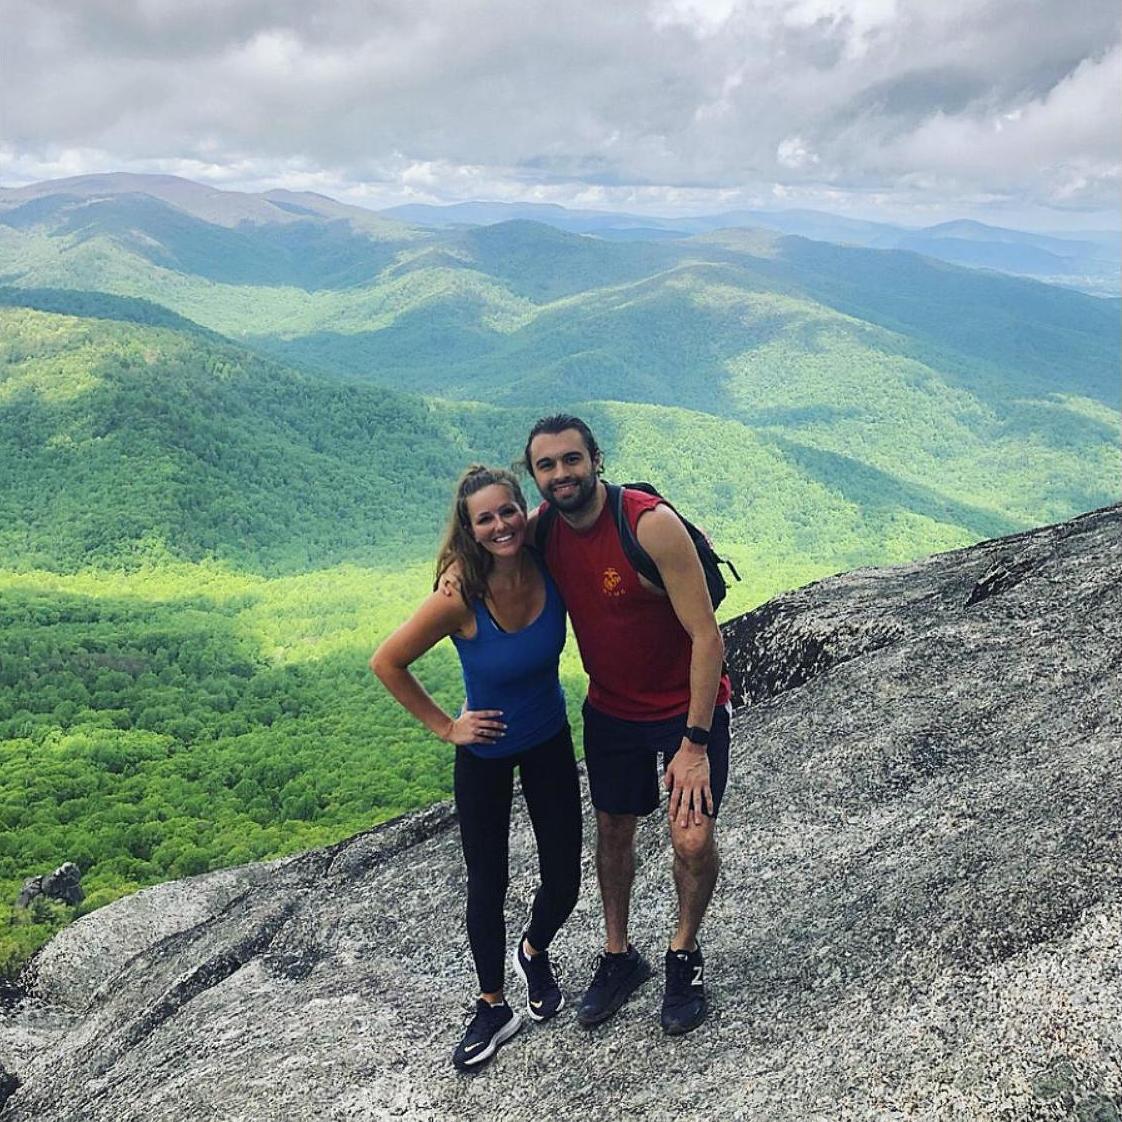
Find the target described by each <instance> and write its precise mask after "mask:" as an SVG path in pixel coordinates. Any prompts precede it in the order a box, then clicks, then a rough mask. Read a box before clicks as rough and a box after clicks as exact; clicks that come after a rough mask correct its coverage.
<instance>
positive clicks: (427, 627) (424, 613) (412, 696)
mask: <svg viewBox="0 0 1122 1122" xmlns="http://www.w3.org/2000/svg"><path fill="white" fill-rule="evenodd" d="M470 618H471V613H470V612H469V610H468V608H467V606H466V605H465V604H464V602H463V600H462V599H461V598H460V597H456V598H455V599H452V598H450V597H448V596H444V595H442V594H441V593H439V592H434V593H432V594H431V595H430V596H428V597H426V599H425V600H424V602H423V603H422V604H421V606H420V607H419V608H418V609H417V610H416V611H415V612H414V613H413V615H412V616H410V618H409V619H407V620H406V621H405V622H404V623H403V624H402V625H401V626H400V627H399V628H398V629H397V630H396V631H395V632H394V633H393V634H392V635H390V636H389V637H388V638H387V639H385V640H384V641H383V642H382V643H381V645H380V646H379V647H378V649H377V650H376V651H375V652H374V655H373V657H372V658H371V659H370V669H371V670H373V671H374V673H375V674H376V675H377V677H378V678H379V680H380V681H381V682H382V684H383V685H384V686H385V687H386V689H388V690H389V691H390V693H391V694H393V696H394V698H396V700H397V701H398V702H399V703H400V704H401V705H402V706H403V707H404V708H406V709H408V710H409V712H410V713H412V714H413V716H414V717H416V718H417V720H418V721H420V722H421V724H423V725H424V726H425V728H427V729H428V730H429V732H431V733H432V734H433V735H434V736H438V737H440V739H441V740H447V741H448V742H449V743H451V744H478V743H479V742H481V741H488V740H497V739H498V738H499V737H501V736H502V735H503V731H504V730H505V728H506V726H505V725H504V724H503V723H502V720H501V718H502V711H501V710H498V709H477V710H471V709H467V710H464V712H462V713H461V714H460V715H459V716H458V717H450V716H448V714H447V713H445V712H444V710H443V709H441V708H440V706H439V705H437V704H436V702H435V701H434V700H433V699H432V697H430V696H429V694H428V691H427V690H426V689H425V687H424V686H422V685H421V683H420V682H419V681H417V678H416V676H415V675H414V674H413V672H412V671H411V670H410V669H409V666H410V664H411V663H413V662H415V661H416V660H417V659H418V658H420V657H421V655H423V654H424V653H425V652H426V651H428V650H431V649H432V648H433V647H435V646H436V644H437V643H439V642H440V640H441V639H444V638H446V637H447V636H449V635H452V634H454V633H455V632H457V631H459V630H461V628H463V626H464V625H465V624H466V623H467V622H468V620H469V619H470Z"/></svg>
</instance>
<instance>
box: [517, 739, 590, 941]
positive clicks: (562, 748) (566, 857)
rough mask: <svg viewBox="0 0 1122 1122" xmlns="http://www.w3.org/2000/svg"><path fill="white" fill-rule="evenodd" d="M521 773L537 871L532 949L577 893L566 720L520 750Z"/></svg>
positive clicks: (577, 815)
mask: <svg viewBox="0 0 1122 1122" xmlns="http://www.w3.org/2000/svg"><path fill="white" fill-rule="evenodd" d="M521 774H522V794H523V796H524V797H525V799H526V809H527V810H528V811H529V812H530V821H531V822H532V823H533V827H534V837H535V838H537V842H538V869H539V871H540V874H541V884H540V886H539V888H538V891H537V893H536V894H535V896H534V906H533V909H532V911H531V913H530V926H529V928H528V930H527V935H526V938H527V940H528V942H529V943H530V946H531V947H533V949H534V950H535V951H544V950H545V949H546V948H547V947H548V946H549V944H550V943H551V942H552V941H553V936H554V935H556V934H557V931H558V929H559V928H560V927H561V925H562V924H563V923H564V922H565V920H567V919H568V918H569V915H570V914H571V912H572V910H573V908H574V907H575V906H576V903H577V896H578V895H579V893H580V858H581V807H580V782H579V780H578V779H577V764H576V758H575V757H574V756H573V739H572V736H571V734H570V732H569V726H568V725H566V726H565V727H564V728H563V729H562V730H561V732H560V733H558V734H557V736H555V737H553V738H552V739H551V740H547V741H546V742H545V743H544V744H539V745H538V746H537V747H536V748H532V749H530V751H529V752H526V753H525V754H524V755H523V756H522V766H521Z"/></svg>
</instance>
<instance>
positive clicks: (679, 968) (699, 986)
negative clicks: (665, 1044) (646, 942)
mask: <svg viewBox="0 0 1122 1122" xmlns="http://www.w3.org/2000/svg"><path fill="white" fill-rule="evenodd" d="M708 1011H709V1007H708V1005H707V1004H706V1001H705V959H704V958H703V957H702V955H701V946H700V944H699V945H698V947H697V949H696V950H693V951H667V952H666V993H665V994H664V995H663V998H662V1027H663V1028H664V1029H665V1030H666V1031H667V1032H668V1033H669V1034H670V1035H671V1036H681V1034H682V1033H684V1032H689V1031H690V1029H695V1028H697V1026H698V1025H699V1024H701V1022H702V1021H704V1020H705V1014H706V1013H707V1012H708Z"/></svg>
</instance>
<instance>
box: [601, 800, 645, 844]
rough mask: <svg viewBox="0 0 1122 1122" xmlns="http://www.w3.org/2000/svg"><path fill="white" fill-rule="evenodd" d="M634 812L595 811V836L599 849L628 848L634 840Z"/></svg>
mask: <svg viewBox="0 0 1122 1122" xmlns="http://www.w3.org/2000/svg"><path fill="white" fill-rule="evenodd" d="M636 821H637V819H636V817H635V815H634V814H608V813H607V812H606V811H603V810H598V811H597V812H596V837H597V840H598V842H599V845H600V848H601V849H613V850H615V849H629V848H630V847H631V845H632V843H633V842H634V841H635V825H636Z"/></svg>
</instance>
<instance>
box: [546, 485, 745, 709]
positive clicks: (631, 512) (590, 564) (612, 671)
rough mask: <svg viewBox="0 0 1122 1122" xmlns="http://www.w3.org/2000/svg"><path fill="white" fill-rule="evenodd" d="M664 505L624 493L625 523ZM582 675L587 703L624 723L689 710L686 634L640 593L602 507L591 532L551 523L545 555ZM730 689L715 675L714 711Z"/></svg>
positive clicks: (656, 601) (670, 614)
mask: <svg viewBox="0 0 1122 1122" xmlns="http://www.w3.org/2000/svg"><path fill="white" fill-rule="evenodd" d="M661 502H662V500H661V499H660V498H658V497H657V496H656V495H648V494H645V493H644V492H642V491H628V490H625V491H624V492H623V511H624V516H625V517H626V518H627V520H628V521H629V522H630V523H631V526H632V528H634V527H635V526H636V525H637V524H638V521H639V516H640V515H641V514H643V513H644V512H646V511H648V510H652V509H653V508H654V507H656V506H658V505H659V503H661ZM545 559H546V564H547V565H548V566H549V571H550V573H551V575H552V576H553V579H554V581H555V583H556V584H557V587H558V588H559V589H560V590H561V596H562V598H563V599H564V601H565V607H566V608H567V609H568V611H569V618H570V619H572V621H573V631H574V633H575V634H576V637H577V645H578V646H579V647H580V653H581V659H582V661H583V662H584V668H585V670H586V671H587V672H588V677H589V683H588V700H589V703H590V704H591V705H592V706H593V707H594V708H595V709H598V710H600V712H602V713H607V714H608V715H609V716H611V717H618V718H620V719H622V720H625V721H664V720H666V719H668V718H670V717H677V716H680V715H681V714H683V713H685V712H686V711H687V710H688V709H689V707H690V654H691V651H692V644H691V642H690V637H689V635H687V634H686V631H685V629H684V628H683V627H682V625H681V624H680V623H679V622H678V617H677V616H676V615H675V614H674V609H673V608H672V607H671V606H670V600H669V598H668V597H666V596H662V595H660V594H659V593H657V592H652V591H651V590H650V589H648V588H645V587H643V585H642V584H641V583H640V581H639V574H638V573H637V572H636V571H635V569H634V568H633V567H632V565H631V563H630V562H629V561H628V560H627V555H626V554H625V553H624V552H623V545H622V544H621V543H620V540H619V531H618V530H617V529H616V524H615V520H614V519H613V518H612V512H611V510H610V509H609V507H608V504H607V503H605V504H604V509H603V510H602V511H601V512H600V517H599V518H597V519H596V521H595V523H593V525H592V526H591V527H589V529H587V530H584V531H580V532H578V531H576V530H574V529H573V528H572V527H571V526H570V525H569V524H568V523H567V522H566V521H565V520H564V519H563V518H557V519H556V520H555V521H554V524H553V528H552V530H551V531H550V534H549V540H548V541H547V542H546V549H545ZM730 693H731V690H730V688H729V680H728V677H727V675H722V676H721V684H720V686H719V687H718V689H717V697H716V699H715V702H714V704H715V705H724V704H725V702H726V701H728V699H729V695H730Z"/></svg>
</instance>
